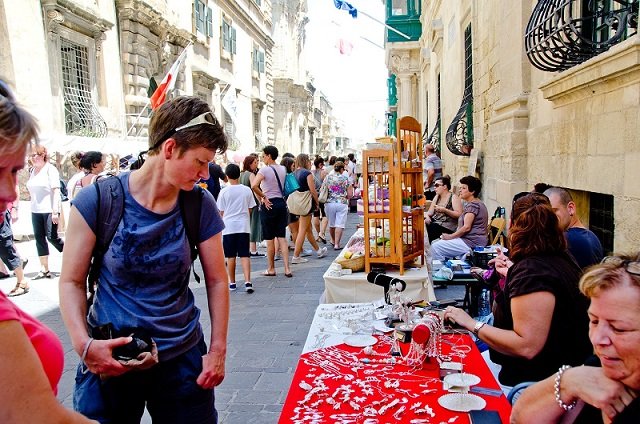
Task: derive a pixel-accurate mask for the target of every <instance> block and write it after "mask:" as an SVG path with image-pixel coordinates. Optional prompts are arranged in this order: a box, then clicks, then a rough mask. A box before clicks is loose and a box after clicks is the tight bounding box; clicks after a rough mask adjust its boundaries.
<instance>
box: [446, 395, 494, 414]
mask: <svg viewBox="0 0 640 424" xmlns="http://www.w3.org/2000/svg"><path fill="white" fill-rule="evenodd" d="M438 403H439V404H440V406H442V407H443V408H445V409H448V410H449V411H456V412H469V411H479V410H481V409H483V408H484V407H485V406H487V402H486V401H485V400H484V399H482V398H481V397H480V396H476V395H472V394H469V393H449V394H448V395H443V396H440V398H438Z"/></svg>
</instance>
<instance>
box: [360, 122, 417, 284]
mask: <svg viewBox="0 0 640 424" xmlns="http://www.w3.org/2000/svg"><path fill="white" fill-rule="evenodd" d="M397 128H398V135H397V140H396V142H395V143H393V144H384V145H383V144H381V145H379V146H378V147H376V148H373V149H367V150H364V152H363V161H362V162H363V163H362V171H363V174H362V176H363V192H362V200H363V206H364V234H365V237H364V240H365V271H366V272H369V271H370V270H371V266H372V264H373V265H376V264H380V265H395V266H398V267H399V268H400V274H404V267H405V264H407V263H411V262H413V261H415V260H416V259H417V258H418V257H420V259H421V265H424V209H423V208H422V205H423V204H424V203H423V201H421V199H422V200H423V190H424V188H423V179H422V160H423V153H422V138H421V129H420V124H419V123H418V121H416V120H415V119H414V118H412V117H410V116H406V117H403V118H400V119H398V126H397Z"/></svg>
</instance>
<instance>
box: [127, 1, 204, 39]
mask: <svg viewBox="0 0 640 424" xmlns="http://www.w3.org/2000/svg"><path fill="white" fill-rule="evenodd" d="M116 10H117V11H118V18H119V20H120V21H121V22H122V21H126V20H129V21H132V22H138V23H140V24H142V25H144V26H145V27H147V28H149V30H150V31H151V32H152V33H154V34H156V35H158V36H159V37H160V40H161V42H163V43H165V42H166V43H170V44H174V45H177V46H180V47H185V46H186V45H187V44H188V43H189V41H192V42H195V41H196V36H195V35H194V34H192V33H191V32H189V31H185V30H183V29H180V28H177V27H176V26H175V25H173V24H172V23H170V22H169V21H168V20H167V19H166V18H165V17H164V16H163V15H162V14H161V13H160V12H158V11H157V10H156V9H154V8H153V7H152V6H150V5H149V4H147V2H145V1H143V0H116Z"/></svg>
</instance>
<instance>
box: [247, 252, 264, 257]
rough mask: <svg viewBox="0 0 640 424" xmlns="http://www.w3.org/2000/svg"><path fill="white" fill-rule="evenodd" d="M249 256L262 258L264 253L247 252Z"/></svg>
mask: <svg viewBox="0 0 640 424" xmlns="http://www.w3.org/2000/svg"><path fill="white" fill-rule="evenodd" d="M249 256H250V257H252V258H264V257H265V256H267V255H265V254H264V253H260V252H249Z"/></svg>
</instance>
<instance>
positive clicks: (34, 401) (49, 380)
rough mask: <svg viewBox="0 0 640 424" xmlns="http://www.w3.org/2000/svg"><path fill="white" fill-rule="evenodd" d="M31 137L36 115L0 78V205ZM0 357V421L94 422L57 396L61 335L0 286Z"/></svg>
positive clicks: (11, 193)
mask: <svg viewBox="0 0 640 424" xmlns="http://www.w3.org/2000/svg"><path fill="white" fill-rule="evenodd" d="M36 137H37V125H36V122H35V119H34V118H33V117H32V116H31V115H30V114H29V113H28V112H27V111H26V110H25V109H23V108H22V107H21V106H20V105H18V104H17V103H16V101H15V99H14V97H13V95H12V93H11V92H10V91H9V88H8V87H7V85H6V84H5V83H4V82H3V81H2V80H0V210H3V211H4V210H6V209H7V205H8V204H9V203H11V202H14V201H16V199H17V193H16V182H17V173H18V171H19V170H21V169H22V168H23V167H24V164H25V156H26V152H27V150H28V148H29V145H30V143H31V142H32V140H34V139H35V138H36ZM2 219H4V214H2V215H0V220H2ZM0 358H2V360H0V381H1V382H2V384H0V399H2V401H1V402H0V422H2V423H16V424H19V423H52V422H60V423H94V421H90V420H88V419H86V418H84V417H83V416H82V415H80V414H77V413H75V412H73V411H69V410H67V409H65V408H64V407H63V406H62V405H61V404H60V403H59V402H58V400H57V399H56V396H55V395H56V390H57V385H58V382H59V381H60V377H61V376H62V371H63V365H64V350H63V348H62V343H60V339H58V337H57V336H56V334H55V333H54V332H53V331H52V330H51V329H49V328H48V327H46V326H45V325H44V324H42V323H41V322H40V321H38V320H36V319H35V318H33V317H31V316H30V315H27V314H26V313H25V312H23V311H22V310H21V309H20V308H18V307H17V306H16V305H15V304H14V303H13V302H11V301H10V300H9V299H8V298H7V297H6V296H5V295H4V293H2V292H0Z"/></svg>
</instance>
